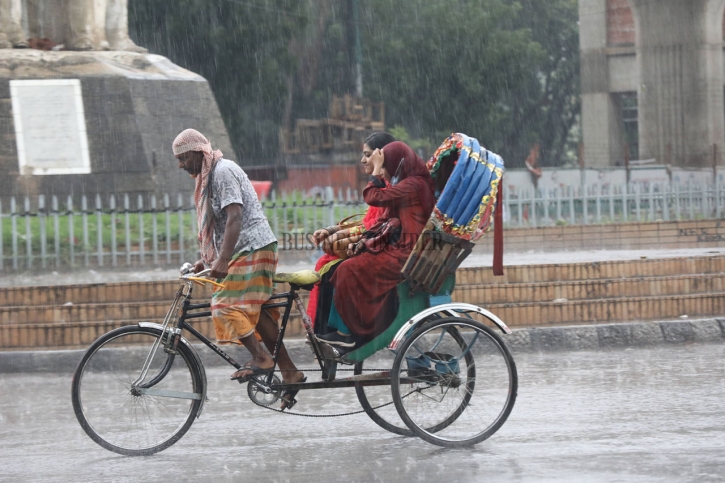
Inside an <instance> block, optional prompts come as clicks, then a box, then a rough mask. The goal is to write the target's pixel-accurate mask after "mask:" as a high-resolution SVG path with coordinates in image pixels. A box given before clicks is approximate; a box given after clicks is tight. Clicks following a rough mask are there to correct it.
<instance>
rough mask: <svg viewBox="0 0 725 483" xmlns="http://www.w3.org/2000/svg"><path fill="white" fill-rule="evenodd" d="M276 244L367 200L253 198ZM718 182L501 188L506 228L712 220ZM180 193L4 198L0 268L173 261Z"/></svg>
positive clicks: (182, 203) (720, 192)
mask: <svg viewBox="0 0 725 483" xmlns="http://www.w3.org/2000/svg"><path fill="white" fill-rule="evenodd" d="M263 204H264V208H265V213H266V215H267V217H268V218H269V222H270V226H271V227H272V230H273V231H274V233H275V235H276V236H277V238H278V239H279V241H280V249H282V250H299V249H310V248H311V246H310V244H309V234H310V233H312V232H313V231H314V230H316V229H317V228H320V227H323V226H327V225H331V224H333V223H335V222H337V221H338V220H340V219H342V218H345V217H347V216H349V215H352V214H355V213H363V212H364V211H365V209H366V208H367V206H366V205H365V204H364V203H363V202H362V199H361V196H360V194H359V193H358V192H355V191H352V190H347V191H345V192H342V191H338V192H337V193H334V192H333V190H332V189H327V190H324V191H322V192H320V193H319V194H318V195H316V196H304V195H303V194H302V193H291V194H285V195H277V194H275V193H274V192H272V194H271V196H270V197H269V199H266V200H263ZM724 213H725V186H722V185H718V186H712V185H711V186H702V185H694V184H693V185H670V184H653V185H645V184H630V185H628V186H604V187H602V186H598V185H591V186H587V187H586V189H581V188H579V187H574V188H572V187H567V188H560V189H555V190H515V189H505V190H504V220H505V224H506V226H507V227H536V226H552V225H574V224H599V223H621V222H644V221H656V220H663V221H669V220H678V219H705V218H721V217H722V216H723V214H724ZM195 215H196V211H195V209H194V204H193V200H192V198H191V197H190V196H181V195H173V196H170V195H163V196H158V197H157V196H154V195H150V196H140V195H134V196H129V195H123V194H122V195H110V196H105V197H103V196H100V195H97V196H93V197H86V196H80V197H76V198H72V197H65V198H63V199H60V198H58V197H56V196H50V197H46V196H38V197H33V198H29V197H24V198H21V199H16V198H9V199H6V200H5V201H4V202H1V203H0V270H12V271H24V270H42V269H45V270H48V269H51V270H53V269H58V268H66V267H76V268H81V267H122V266H176V265H178V264H179V263H180V262H184V261H189V260H192V259H194V258H195V257H196V256H197V241H196V233H197V230H196V217H195Z"/></svg>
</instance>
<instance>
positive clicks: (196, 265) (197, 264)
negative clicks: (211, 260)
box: [194, 260, 205, 273]
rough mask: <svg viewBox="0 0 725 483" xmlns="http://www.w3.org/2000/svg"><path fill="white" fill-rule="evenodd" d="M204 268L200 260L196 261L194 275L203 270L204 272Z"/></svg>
mask: <svg viewBox="0 0 725 483" xmlns="http://www.w3.org/2000/svg"><path fill="white" fill-rule="evenodd" d="M204 268H205V267H204V262H203V261H202V260H198V261H197V262H196V263H195V264H194V273H199V272H201V271H203V270H204Z"/></svg>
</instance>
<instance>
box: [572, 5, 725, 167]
mask: <svg viewBox="0 0 725 483" xmlns="http://www.w3.org/2000/svg"><path fill="white" fill-rule="evenodd" d="M724 9H725V0H579V20H580V40H579V43H580V49H581V52H580V55H581V87H582V130H583V157H584V163H585V165H586V166H588V167H604V166H613V165H620V166H621V165H623V164H624V163H625V162H626V161H625V160H648V159H649V160H655V161H654V162H656V163H657V164H667V165H672V166H679V167H710V166H713V163H717V164H720V163H721V160H722V159H723V154H722V151H723V150H724V149H725V104H724V103H723V93H724V92H725V87H724V84H725V75H724V74H723V69H724V68H725V63H724V62H723V55H724V52H723V46H724V36H723V24H724V23H725V19H724V17H723V13H724V12H723V11H724Z"/></svg>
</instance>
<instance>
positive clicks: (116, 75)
mask: <svg viewBox="0 0 725 483" xmlns="http://www.w3.org/2000/svg"><path fill="white" fill-rule="evenodd" d="M16 79H17V80H20V79H79V80H80V83H81V90H82V97H83V109H84V112H85V123H86V129H87V137H88V150H89V153H90V163H91V173H90V174H74V175H27V174H26V175H23V174H21V172H20V169H19V164H18V152H17V142H16V141H17V140H16V134H15V127H14V121H13V112H12V103H11V99H10V88H9V85H10V81H11V80H16ZM186 128H195V129H198V130H199V131H201V132H203V133H204V134H206V135H207V137H208V138H209V139H210V140H211V142H212V145H213V146H214V147H215V148H219V149H221V150H222V152H224V154H225V156H226V157H228V158H231V159H236V156H235V155H234V152H233V151H232V149H231V143H230V141H229V136H228V134H227V131H226V128H225V126H224V123H223V121H222V119H221V115H220V113H219V109H218V107H217V104H216V101H215V99H214V95H213V94H212V92H211V89H210V88H209V84H208V83H207V82H206V80H205V79H204V78H202V77H201V76H199V75H197V74H194V73H192V72H189V71H187V70H185V69H182V68H180V67H179V66H177V65H175V64H173V63H172V62H170V61H169V60H168V59H166V58H164V57H161V56H159V55H152V54H137V53H130V52H41V51H36V50H26V51H18V50H0V168H1V169H2V171H3V176H2V177H0V193H1V195H0V196H3V197H7V196H17V195H34V194H56V195H68V194H80V193H85V194H96V193H100V194H108V193H152V192H155V193H163V192H169V193H176V192H179V191H187V192H188V191H191V190H192V189H193V183H191V182H190V180H189V177H188V175H187V174H186V173H185V172H183V171H181V170H179V169H178V164H177V163H176V160H175V159H174V157H173V154H172V152H171V143H172V141H173V140H174V137H175V136H176V135H177V134H178V133H179V132H181V131H182V130H184V129H186Z"/></svg>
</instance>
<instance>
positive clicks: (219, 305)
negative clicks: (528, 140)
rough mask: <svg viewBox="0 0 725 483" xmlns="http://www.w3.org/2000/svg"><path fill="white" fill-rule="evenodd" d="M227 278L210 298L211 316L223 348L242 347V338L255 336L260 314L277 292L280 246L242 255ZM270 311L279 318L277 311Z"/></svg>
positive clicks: (231, 262)
mask: <svg viewBox="0 0 725 483" xmlns="http://www.w3.org/2000/svg"><path fill="white" fill-rule="evenodd" d="M228 270H229V273H228V274H227V276H226V278H224V279H222V280H218V281H219V282H220V283H221V284H222V285H223V286H224V287H223V288H219V287H216V288H215V289H214V293H213V294H212V298H211V315H212V320H213V321H214V331H215V333H216V339H217V341H218V342H219V343H220V344H232V343H233V344H239V343H240V341H239V339H240V338H243V337H247V336H249V335H251V334H252V333H254V330H255V327H256V326H257V322H258V321H259V314H260V312H261V310H262V304H264V303H265V302H266V301H267V300H269V297H270V296H271V295H272V293H273V292H274V283H273V282H272V278H273V277H274V273H275V271H276V270H277V242H274V243H270V244H269V245H267V246H265V247H263V248H260V249H259V250H254V251H245V252H240V253H237V254H235V255H234V257H233V258H232V260H231V261H230V262H229V269H228ZM264 310H267V311H269V313H270V315H271V316H272V320H275V321H276V320H277V319H278V318H279V311H278V310H277V309H276V308H272V309H264Z"/></svg>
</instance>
